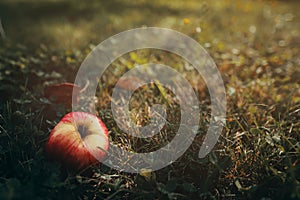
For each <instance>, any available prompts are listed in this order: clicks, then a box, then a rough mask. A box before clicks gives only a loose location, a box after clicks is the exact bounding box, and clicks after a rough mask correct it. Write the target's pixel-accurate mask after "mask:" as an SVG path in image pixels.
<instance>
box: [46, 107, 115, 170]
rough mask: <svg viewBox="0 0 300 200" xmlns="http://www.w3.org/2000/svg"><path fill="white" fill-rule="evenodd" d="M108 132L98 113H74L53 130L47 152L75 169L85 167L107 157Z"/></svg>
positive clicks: (53, 158)
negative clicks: (96, 114)
mask: <svg viewBox="0 0 300 200" xmlns="http://www.w3.org/2000/svg"><path fill="white" fill-rule="evenodd" d="M108 147H109V141H108V131H107V128H106V126H105V125H104V123H103V122H102V121H101V120H100V119H99V118H98V117H97V116H95V115H92V114H89V113H85V112H71V113H69V114H67V115H65V116H64V117H63V118H62V119H61V121H60V122H59V123H58V124H57V125H56V126H55V127H54V129H53V130H52V131H51V134H50V136H49V139H48V141H47V143H46V147H45V150H46V155H47V156H48V158H50V159H51V160H56V161H58V162H60V163H61V164H63V165H64V166H65V167H67V168H68V169H71V170H76V171H78V170H82V169H85V168H86V167H88V166H90V165H93V164H95V163H97V162H99V161H102V160H104V159H105V156H106V151H107V150H108Z"/></svg>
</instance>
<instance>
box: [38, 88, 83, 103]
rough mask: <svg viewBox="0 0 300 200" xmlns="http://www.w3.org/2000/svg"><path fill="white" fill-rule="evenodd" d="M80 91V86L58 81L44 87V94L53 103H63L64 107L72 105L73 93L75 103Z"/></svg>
mask: <svg viewBox="0 0 300 200" xmlns="http://www.w3.org/2000/svg"><path fill="white" fill-rule="evenodd" d="M80 91H81V87H80V86H78V85H75V84H72V83H60V84H54V85H48V86H46V87H45V88H44V95H45V97H46V98H47V99H49V100H50V101H52V102H54V103H59V104H65V106H66V107H70V106H71V105H72V95H75V97H76V98H75V100H76V103H77V102H78V101H79V94H80ZM73 93H74V94H73Z"/></svg>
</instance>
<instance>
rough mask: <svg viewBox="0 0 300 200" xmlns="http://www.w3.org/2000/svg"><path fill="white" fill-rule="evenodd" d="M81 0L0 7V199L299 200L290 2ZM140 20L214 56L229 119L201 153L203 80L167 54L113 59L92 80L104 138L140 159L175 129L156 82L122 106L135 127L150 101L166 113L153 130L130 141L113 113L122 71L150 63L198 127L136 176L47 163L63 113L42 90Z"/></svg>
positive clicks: (170, 98)
mask: <svg viewBox="0 0 300 200" xmlns="http://www.w3.org/2000/svg"><path fill="white" fill-rule="evenodd" d="M90 3H91V4H89V5H88V4H84V3H81V2H77V1H76V2H75V3H74V2H71V1H60V0H59V1H43V2H41V3H37V2H35V1H32V0H30V1H17V0H14V1H3V2H1V3H0V17H1V19H2V23H3V27H4V31H5V33H6V36H7V38H6V40H3V41H1V48H0V81H1V84H0V92H1V99H0V102H1V104H0V150H1V151H0V162H1V165H0V199H26V198H28V199H29V198H30V199H62V198H65V199H176V198H177V199H300V176H299V175H300V163H299V157H300V143H299V141H300V134H299V133H300V112H299V111H300V89H299V88H300V82H299V77H300V68H299V58H298V55H299V41H300V38H299V31H300V30H299V20H297V19H298V18H299V13H298V11H297V8H298V7H299V3H298V2H297V1H287V2H285V1H245V2H244V3H241V1H233V0H227V1H216V2H213V3H210V2H201V3H198V2H197V1H189V2H187V3H186V4H183V3H181V1H174V2H173V3H166V2H161V1H152V2H151V3H150V2H146V1H139V2H129V1H110V2H102V1H91V2H90ZM21 8H22V9H21ZM12 13H13V15H14V17H11V16H12ZM143 25H147V26H162V27H168V28H173V29H175V30H178V31H180V32H183V33H185V34H187V35H189V36H190V37H192V38H193V39H195V40H196V41H198V42H199V43H200V44H201V45H203V46H204V47H205V48H206V49H207V51H208V52H209V53H210V55H211V56H212V57H213V59H214V60H215V62H216V64H217V66H218V68H219V70H220V72H221V74H222V77H223V80H224V83H225V87H226V92H227V118H226V121H227V124H226V127H225V128H224V130H223V132H222V135H221V137H220V138H219V141H218V143H217V144H216V146H215V148H214V149H213V151H212V152H211V153H210V154H209V155H208V156H207V157H205V158H204V159H199V158H198V151H199V149H200V146H201V144H202V140H203V136H204V135H205V133H206V131H207V127H208V121H209V119H210V97H209V94H208V91H207V89H206V85H205V84H204V82H203V80H202V78H201V77H199V75H198V74H197V73H196V71H195V70H190V68H189V67H188V63H186V61H184V60H183V59H182V58H180V57H178V56H176V55H172V54H170V53H168V52H163V51H158V50H140V51H134V52H131V53H129V54H126V55H124V56H123V57H122V58H119V59H117V60H116V61H114V62H113V63H112V65H111V66H110V67H109V68H108V69H107V70H106V71H105V73H104V75H103V76H102V77H101V80H100V82H99V83H98V89H97V94H96V97H97V101H96V102H95V105H96V109H97V112H98V115H99V116H100V117H101V119H102V120H103V121H104V122H105V124H106V125H107V127H108V129H109V130H110V141H111V142H112V143H114V144H118V145H119V146H120V147H122V148H124V149H127V150H130V151H137V152H149V151H153V150H156V149H159V148H161V147H162V146H164V145H165V144H167V143H168V142H170V141H171V140H172V138H173V137H174V135H175V134H176V131H177V129H178V121H179V118H180V112H179V109H180V105H179V104H178V101H177V100H176V98H175V95H174V94H173V93H172V92H171V91H170V90H168V89H167V88H161V87H160V86H159V84H149V85H146V86H143V87H141V88H139V89H138V90H137V91H135V93H134V95H133V96H132V98H131V101H130V107H131V117H132V119H133V121H134V122H135V123H136V124H139V125H142V126H144V125H147V124H148V123H149V120H150V118H149V113H150V111H149V107H150V106H151V105H153V104H157V103H159V104H162V105H164V106H165V108H166V110H167V114H168V117H167V124H166V126H165V127H164V128H163V129H162V130H161V131H160V133H159V134H157V135H155V136H153V137H152V138H148V139H139V138H135V137H132V136H128V135H127V134H126V133H124V132H123V131H122V130H121V129H120V128H119V127H118V126H117V124H116V122H115V120H114V118H113V116H112V113H111V107H110V101H111V94H112V89H113V87H114V85H115V84H116V82H117V81H118V79H119V78H120V77H121V76H122V74H123V73H125V72H126V71H128V70H129V69H131V68H132V67H134V65H135V64H143V63H147V62H154V63H160V64H165V65H168V66H172V67H173V68H174V69H176V70H177V71H178V72H180V73H181V74H182V75H183V76H184V77H185V78H186V79H187V80H188V81H189V82H190V84H191V85H192V86H193V88H194V91H195V92H196V94H197V96H198V98H199V102H200V103H199V107H200V110H201V113H200V116H201V120H200V121H199V125H200V128H199V130H198V134H197V136H196V137H195V139H194V141H193V143H192V145H191V146H190V147H189V149H188V150H187V151H186V152H185V153H184V155H183V156H181V157H180V158H179V159H178V160H176V162H174V163H173V164H171V165H169V166H167V167H165V168H163V169H160V170H158V171H155V172H147V171H145V172H142V173H140V174H129V173H123V172H119V171H116V170H114V169H111V168H109V167H107V166H104V165H101V166H93V167H92V169H91V170H92V173H91V174H89V175H86V174H84V173H77V174H74V173H70V172H67V171H66V170H65V169H64V168H63V166H60V165H59V164H57V163H51V162H48V161H47V159H46V158H45V155H44V144H45V142H46V140H47V137H48V135H49V133H50V131H51V129H52V128H53V127H54V126H55V124H56V123H57V122H58V121H59V120H60V119H61V117H62V116H63V115H64V114H66V113H67V112H70V108H68V107H65V106H64V105H60V104H54V103H52V102H51V101H49V100H48V99H46V98H45V97H44V94H43V89H44V87H45V85H47V84H52V83H62V82H66V81H68V82H73V81H74V78H75V76H76V72H77V69H78V67H79V66H80V63H81V62H82V61H83V59H84V58H85V57H86V55H87V54H88V53H89V52H90V51H91V49H92V48H93V47H94V46H95V45H97V44H98V43H99V42H101V41H102V40H104V39H105V38H107V37H109V36H111V35H113V34H116V33H118V32H120V31H122V30H126V29H129V28H134V27H141V26H143ZM199 27H200V30H201V31H200V32H199ZM18 30H22V31H18ZM196 30H198V32H197V31H196ZM32 36H34V37H32ZM83 98H84V99H83V100H85V101H87V102H91V103H94V99H89V98H88V97H83ZM87 105H88V104H87Z"/></svg>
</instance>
